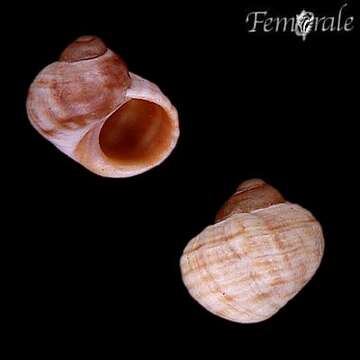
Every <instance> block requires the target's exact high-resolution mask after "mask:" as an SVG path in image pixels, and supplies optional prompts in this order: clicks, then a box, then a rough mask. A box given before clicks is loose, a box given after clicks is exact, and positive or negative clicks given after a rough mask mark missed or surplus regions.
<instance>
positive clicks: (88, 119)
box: [27, 36, 179, 177]
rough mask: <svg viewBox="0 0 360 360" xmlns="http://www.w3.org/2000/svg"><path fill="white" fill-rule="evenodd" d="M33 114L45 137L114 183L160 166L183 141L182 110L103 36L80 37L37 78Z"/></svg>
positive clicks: (30, 111)
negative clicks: (137, 72) (130, 69)
mask: <svg viewBox="0 0 360 360" xmlns="http://www.w3.org/2000/svg"><path fill="white" fill-rule="evenodd" d="M27 112H28V117H29V119H30V122H31V124H32V125H33V126H34V128H35V129H36V130H37V131H38V132H39V133H40V134H41V135H42V136H43V137H45V138H46V139H47V140H49V141H50V142H52V143H53V144H54V145H55V146H56V147H57V148H58V149H59V150H61V151H62V152H63V153H65V154H66V155H68V156H69V157H71V158H72V159H74V160H75V161H77V162H79V163H80V164H82V165H83V166H85V167H86V168H87V169H89V170H90V171H92V172H94V173H96V174H99V175H102V176H107V177H128V176H133V175H137V174H140V173H143V172H145V171H147V170H149V169H151V168H152V167H154V166H156V165H158V164H160V163H161V162H162V161H163V160H165V159H166V157H167V156H168V155H169V154H170V153H171V151H172V150H173V149H174V147H175V145H176V142H177V139H178V136H179V126H178V115H177V111H176V109H175V108H174V106H172V105H171V103H170V101H169V100H168V99H167V98H166V97H165V95H164V94H163V93H162V92H161V91H160V89H159V88H158V87H157V86H156V85H155V84H153V83H151V82H149V81H147V80H145V79H143V78H141V77H140V76H137V75H135V74H133V73H131V72H128V69H127V66H126V64H125V63H124V61H123V60H122V59H121V58H120V57H119V56H118V55H116V54H115V53H114V52H112V51H111V50H110V49H108V48H107V47H106V46H105V44H104V43H103V42H102V41H101V40H100V39H99V38H97V37H95V36H82V37H80V38H78V39H77V40H76V41H74V42H73V43H72V44H70V45H69V46H68V47H67V48H66V49H65V50H64V51H63V53H62V54H61V56H60V59H59V61H56V62H54V63H52V64H50V65H48V66H47V67H45V68H44V69H43V70H42V71H41V72H40V73H39V74H38V75H37V77H36V78H35V80H34V81H33V83H32V84H31V86H30V89H29V94H28V98H27Z"/></svg>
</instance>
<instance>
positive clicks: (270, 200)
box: [215, 179, 285, 222]
mask: <svg viewBox="0 0 360 360" xmlns="http://www.w3.org/2000/svg"><path fill="white" fill-rule="evenodd" d="M283 202H285V199H284V198H283V196H282V195H281V194H280V193H279V191H277V190H276V189H275V188H273V187H272V186H271V185H269V184H267V183H266V182H265V181H263V180H261V179H251V180H247V181H244V182H242V183H241V184H240V185H239V186H238V188H237V189H236V192H235V194H234V195H232V196H231V197H230V199H229V200H228V201H227V202H226V203H225V204H224V205H223V206H222V207H221V209H220V210H219V211H218V213H217V215H216V218H215V221H216V222H219V221H222V220H224V219H226V218H227V217H229V216H231V215H233V214H236V213H248V212H251V211H253V210H256V209H262V208H266V207H269V206H271V205H275V204H280V203H283Z"/></svg>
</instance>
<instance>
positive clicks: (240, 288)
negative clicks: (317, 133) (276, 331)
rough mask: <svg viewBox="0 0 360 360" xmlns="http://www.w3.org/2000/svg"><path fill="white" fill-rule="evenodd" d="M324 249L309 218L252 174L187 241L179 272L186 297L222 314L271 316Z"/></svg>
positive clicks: (242, 318)
mask: <svg viewBox="0 0 360 360" xmlns="http://www.w3.org/2000/svg"><path fill="white" fill-rule="evenodd" d="M323 252H324V237H323V233H322V229H321V226H320V224H319V223H318V222H317V221H316V219H315V218H314V216H313V215H312V214H311V213H310V212H309V211H307V210H305V209H304V208H302V207H301V206H299V205H296V204H292V203H289V202H286V201H285V200H284V198H283V197H282V195H281V194H280V193H279V192H278V191H277V190H276V189H274V188H273V187H271V186H270V185H268V184H266V183H265V182H264V181H262V180H259V179H253V180H248V181H246V182H244V183H242V184H241V185H240V186H239V187H238V189H237V192H236V193H235V194H234V195H233V196H232V197H231V198H230V199H229V200H228V201H227V202H226V203H225V205H224V206H223V207H222V208H221V209H220V211H219V213H218V215H217V217H216V224H215V225H211V226H209V227H207V228H205V230H203V231H202V232H201V233H200V234H199V235H198V236H196V237H195V238H193V239H192V240H191V241H190V242H189V243H188V245H187V246H186V248H185V250H184V253H183V255H182V257H181V261H180V266H181V273H182V278H183V281H184V284H185V286H186V287H187V289H188V291H189V293H190V294H191V296H192V297H193V298H194V299H195V300H196V301H197V302H199V303H200V304H201V305H202V306H203V307H205V308H206V309H207V310H208V311H210V312H212V313H213V314H215V315H218V316H220V317H222V318H225V319H228V320H231V321H235V322H239V323H255V322H259V321H263V320H265V319H268V318H270V317H271V316H273V315H274V314H275V313H276V312H277V311H278V310H279V309H281V308H282V307H283V306H284V305H285V304H286V303H287V302H288V301H289V300H290V299H291V298H293V297H294V296H295V295H296V294H297V293H298V292H299V291H300V290H301V289H302V288H303V287H304V285H305V284H306V283H307V282H308V281H309V280H310V279H311V278H312V276H313V275H314V274H315V272H316V270H317V268H318V267H319V265H320V262H321V259H322V256H323Z"/></svg>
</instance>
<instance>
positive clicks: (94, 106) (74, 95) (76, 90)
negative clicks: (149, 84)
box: [28, 54, 130, 131]
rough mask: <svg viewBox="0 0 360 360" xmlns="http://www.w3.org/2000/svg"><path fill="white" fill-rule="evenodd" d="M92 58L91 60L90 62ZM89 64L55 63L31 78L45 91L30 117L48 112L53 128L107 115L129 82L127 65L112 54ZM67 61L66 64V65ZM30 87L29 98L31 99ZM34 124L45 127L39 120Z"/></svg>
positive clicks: (79, 125) (71, 126) (70, 126)
mask: <svg viewBox="0 0 360 360" xmlns="http://www.w3.org/2000/svg"><path fill="white" fill-rule="evenodd" d="M90 61H91V63H90ZM90 61H88V64H83V63H81V64H80V63H74V64H63V63H61V62H58V63H54V64H52V65H50V66H49V67H47V68H45V70H43V72H41V73H40V74H39V75H38V77H37V78H36V79H35V80H34V83H33V84H32V87H41V88H42V89H43V91H44V92H46V93H47V94H48V95H47V96H46V97H43V98H41V99H38V101H37V106H36V107H32V108H31V114H32V119H33V121H35V122H36V119H37V118H38V115H37V113H39V112H41V113H42V116H43V117H44V115H43V114H44V113H46V114H47V119H48V120H50V121H51V123H52V124H53V128H52V129H51V130H52V131H57V130H61V129H70V130H71V129H73V130H76V129H78V128H82V127H84V126H86V125H88V124H90V123H92V122H95V121H97V120H101V119H103V118H104V117H106V116H108V115H109V114H110V113H111V112H112V111H113V110H115V109H116V107H117V106H118V105H119V104H121V102H122V101H123V98H124V96H125V95H124V94H125V90H126V89H127V87H128V86H129V85H130V78H129V75H128V71H127V68H126V65H125V64H124V62H123V61H122V59H121V58H119V57H118V56H117V55H115V54H111V55H110V56H101V57H99V58H96V59H93V60H90ZM66 65H67V66H66ZM121 94H122V95H121ZM31 96H32V94H31V89H30V92H29V100H28V102H30V103H31V100H32V98H31ZM37 125H38V126H39V128H40V129H41V130H43V131H46V130H45V129H44V128H42V126H41V122H40V121H38V122H37Z"/></svg>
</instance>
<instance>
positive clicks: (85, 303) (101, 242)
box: [3, 1, 360, 358]
mask: <svg viewBox="0 0 360 360" xmlns="http://www.w3.org/2000/svg"><path fill="white" fill-rule="evenodd" d="M352 3H354V1H352V2H351V1H349V6H348V9H347V10H346V11H345V14H347V15H352V16H356V18H355V30H354V31H353V32H351V33H344V32H343V33H316V34H310V35H309V36H308V38H307V40H306V41H305V42H303V41H302V40H301V39H300V38H299V37H296V36H295V35H294V34H290V33H287V34H274V33H271V34H263V33H256V34H251V33H248V32H247V30H248V26H247V25H246V24H245V17H246V14H247V12H248V11H254V10H257V9H259V10H262V9H267V10H268V11H269V12H270V13H272V14H273V16H280V15H282V16H294V15H295V14H296V13H299V12H300V11H301V10H302V9H303V8H306V9H307V10H310V11H314V12H315V14H323V15H327V16H335V15H336V14H337V12H338V9H339V8H340V6H341V4H343V2H341V1H333V2H331V3H330V2H327V4H326V5H321V4H314V2H309V1H301V2H300V1H299V2H298V3H297V4H295V3H293V5H292V6H290V5H289V4H287V5H286V4H285V5H284V4H282V5H281V4H280V3H278V2H275V1H272V2H270V1H262V2H254V3H247V4H243V5H242V7H240V8H239V7H236V6H235V5H229V4H226V3H224V4H223V3H217V4H216V3H215V4H213V5H211V4H205V5H203V6H197V7H195V4H193V5H192V6H190V5H189V6H185V5H176V4H174V3H171V2H168V3H167V5H161V4H160V3H157V4H156V5H155V4H154V3H151V4H150V3H148V4H147V5H146V6H145V5H143V4H140V3H139V4H133V5H131V4H126V5H125V4H124V3H122V2H121V1H119V2H111V3H106V2H101V3H97V4H96V3H94V4H91V3H87V4H82V5H80V3H77V4H78V5H77V6H76V7H75V5H74V4H72V5H70V4H65V3H53V4H51V3H48V4H43V5H41V6H40V5H39V6H37V7H34V5H33V4H32V5H29V6H28V7H21V11H20V9H17V10H16V9H12V10H9V13H8V16H9V17H10V18H13V19H16V25H14V26H13V28H12V30H11V31H10V33H11V35H13V38H12V39H11V40H10V44H9V45H7V46H9V48H10V49H12V51H11V57H9V59H10V62H11V64H10V68H6V71H5V75H6V72H7V71H8V70H9V72H11V74H12V81H11V83H12V86H13V87H14V90H12V91H11V93H12V94H15V96H11V98H12V100H15V104H14V105H12V106H11V107H12V109H13V110H12V111H11V118H9V120H10V122H9V123H10V124H11V125H12V126H14V128H13V129H12V130H11V132H10V133H7V134H5V135H4V134H3V144H5V146H6V149H7V151H6V154H7V155H8V156H6V160H8V159H9V158H10V165H9V167H8V168H6V169H10V170H9V171H4V174H5V175H4V177H5V179H6V180H8V181H9V183H10V185H8V186H7V187H4V191H5V192H6V195H10V197H11V201H10V202H9V204H8V205H6V212H7V213H8V214H10V215H11V216H9V218H11V219H12V227H11V232H9V235H8V236H6V238H7V243H10V248H11V249H10V250H9V252H5V257H6V260H8V261H9V265H8V266H7V267H6V271H5V276H6V278H8V279H9V280H10V284H11V287H12V290H11V291H10V292H9V295H10V298H11V299H12V301H11V302H12V305H13V307H12V308H9V310H8V313H9V314H10V316H11V317H12V318H13V321H12V325H13V330H11V331H10V329H9V333H12V332H13V331H14V334H16V335H15V336H16V338H17V339H19V340H18V341H17V345H16V346H15V347H14V348H13V350H14V351H17V350H19V349H25V350H26V351H32V350H36V351H39V352H40V353H41V352H46V353H47V354H55V353H58V352H59V351H65V353H66V351H67V350H66V349H69V348H70V347H72V346H75V347H76V353H79V354H82V353H83V351H91V352H92V351H95V349H96V348H98V349H100V354H105V351H106V352H107V351H114V352H115V355H116V356H121V354H123V352H124V351H125V350H130V351H132V352H133V354H134V355H135V354H138V352H140V351H144V352H145V354H146V356H153V355H158V356H160V355H165V356H166V357H167V358H172V357H173V356H174V354H175V353H176V354H177V353H178V352H179V351H181V350H183V351H185V353H187V354H189V356H190V355H191V354H193V353H194V352H195V351H198V352H199V354H202V355H204V356H205V354H207V353H209V354H212V353H214V354H215V352H219V353H220V354H222V355H225V354H226V353H231V354H233V356H237V357H239V358H240V356H249V354H248V353H247V354H246V355H245V351H246V349H247V348H248V347H250V348H251V350H250V351H251V353H250V355H252V356H255V355H256V354H257V353H258V352H260V351H262V350H265V351H266V353H267V354H271V353H274V354H277V355H278V356H281V355H285V356H290V355H291V354H293V353H295V354H298V352H299V351H300V350H301V349H303V350H305V351H306V352H308V351H310V348H312V350H311V351H313V350H314V349H317V350H320V351H321V352H323V351H325V350H328V349H333V347H338V348H340V349H342V351H344V352H346V351H350V349H351V345H352V342H353V341H354V340H355V339H356V338H357V336H356V330H354V331H353V330H352V329H351V324H356V317H357V316H358V314H357V310H356V303H357V295H356V290H357V286H358V281H357V274H358V270H357V266H358V265H357V264H358V261H357V256H358V255H357V249H358V241H359V239H358V235H357V231H356V228H357V217H358V214H357V210H356V202H357V201H358V198H359V196H358V188H359V186H358V175H357V170H358V165H359V163H358V131H357V129H356V126H355V125H356V123H355V115H356V117H358V103H356V101H357V100H358V93H359V89H358V86H359V78H358V66H359V57H358V54H357V53H358V47H359V41H358V40H359V37H358V28H359V26H360V24H359V17H358V13H357V12H355V8H354V6H353V4H352ZM84 34H95V35H98V36H100V37H101V38H102V39H103V40H104V41H105V42H106V44H107V45H108V46H109V47H110V48H112V49H113V50H114V51H116V52H117V53H119V54H121V55H122V57H123V58H124V59H125V60H126V62H127V63H128V66H129V69H130V70H131V71H132V72H134V73H137V74H139V75H141V76H143V77H145V78H146V79H149V80H151V81H153V82H155V83H156V84H157V85H159V86H160V88H161V89H162V90H163V92H164V93H165V94H166V95H167V96H168V97H169V98H170V99H171V101H172V102H173V104H174V105H175V106H176V107H177V109H178V111H179V118H180V130H181V135H180V139H179V142H178V145H177V147H176V148H175V150H174V152H173V153H172V154H171V156H170V157H169V158H168V159H167V160H166V161H165V162H164V163H163V164H161V165H160V166H158V167H156V168H155V169H153V170H151V171H148V172H147V173H145V174H142V175H139V176H136V177H133V178H128V179H107V178H101V177H99V176H96V175H94V174H92V173H90V172H88V171H87V170H85V169H84V168H82V167H81V166H80V165H78V164H77V163H75V162H74V161H72V160H71V159H69V158H67V157H66V156H64V155H63V154H61V153H60V152H59V151H58V150H56V148H55V147H53V146H52V145H51V144H50V143H48V142H46V141H45V140H43V139H42V138H41V137H40V136H39V135H38V134H37V133H36V131H35V130H33V129H32V127H31V126H30V124H29V122H28V120H27V116H26V111H25V99H26V93H27V89H28V86H29V85H30V83H31V81H32V80H33V78H34V77H35V76H36V74H37V73H38V72H39V71H40V70H41V69H42V68H43V67H44V66H46V65H47V64H48V63H50V62H52V61H55V59H56V58H57V57H58V56H59V54H60V53H61V51H62V50H63V48H65V46H67V45H68V43H70V42H71V41H72V40H74V39H75V38H76V37H78V36H80V35H84ZM12 66H13V67H12ZM12 69H14V70H12ZM10 134H13V135H10ZM15 134H16V136H15V137H14V135H15ZM15 138H16V139H15ZM252 177H260V178H263V179H264V180H266V181H267V182H269V183H271V184H272V185H274V186H275V187H276V188H278V189H279V190H280V191H281V192H282V193H283V194H284V195H285V196H286V197H287V198H288V199H289V200H290V201H293V202H297V203H299V204H301V205H303V206H304V207H306V208H308V209H309V210H311V211H312V212H313V214H314V215H315V216H316V217H317V218H318V220H319V221H320V222H321V224H322V225H323V230H324V234H325V238H326V249H325V256H324V259H323V262H322V265H321V267H320V269H319V271H318V272H317V274H316V276H315V277H314V279H313V280H312V281H311V282H310V283H309V284H308V285H307V286H306V288H305V289H304V290H303V291H302V292H301V293H300V294H299V295H298V296H297V297H296V298H295V299H293V300H292V301H291V302H290V303H289V304H288V305H287V306H286V307H285V308H284V309H283V310H281V311H280V312H279V313H278V314H277V315H276V316H274V317H273V318H271V319H270V320H268V321H265V322H263V323H259V324H254V325H241V324H236V323H232V322H228V321H226V320H223V319H220V318H217V317H215V316H213V315H211V314H210V313H208V312H207V311H205V310H204V309H203V308H201V307H200V306H199V305H197V303H195V302H194V301H193V300H192V299H191V297H190V296H189V295H188V294H187V291H186V289H185V287H184V286H183V285H182V282H181V277H180V270H179V265H178V263H179V258H180V256H181V253H182V250H183V248H184V247H185V245H186V243H187V242H188V241H189V240H190V239H191V238H192V237H194V236H195V235H197V234H198V233H199V232H200V231H201V230H202V229H203V228H204V227H205V226H207V225H208V224H210V223H212V222H213V219H214V216H215V214H216V211H217V210H218V208H219V207H220V206H221V205H222V203H223V202H224V201H225V200H226V199H227V198H228V197H229V196H230V195H231V194H232V193H233V192H234V190H235V188H236V186H237V185H238V184H239V183H240V182H241V181H243V180H246V179H248V178H252ZM19 334H21V337H18V336H19ZM20 339H21V340H20ZM167 345H171V346H172V350H168V347H167ZM73 351H75V350H73ZM72 353H73V354H74V352H72ZM104 356H105V355H104ZM105 358H106V356H105Z"/></svg>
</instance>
